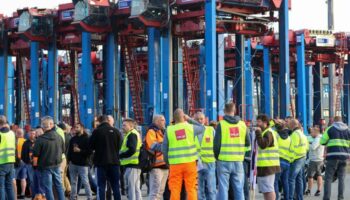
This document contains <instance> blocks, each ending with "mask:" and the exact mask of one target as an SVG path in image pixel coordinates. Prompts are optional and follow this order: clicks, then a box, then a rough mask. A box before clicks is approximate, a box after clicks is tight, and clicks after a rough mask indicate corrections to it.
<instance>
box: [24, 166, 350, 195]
mask: <svg viewBox="0 0 350 200" xmlns="http://www.w3.org/2000/svg"><path fill="white" fill-rule="evenodd" d="M345 185H346V186H345V194H344V196H345V199H348V198H349V199H350V187H347V185H350V171H348V173H347V176H346V180H345ZM144 188H145V187H144ZM82 192H83V190H82ZM315 192H316V183H315V187H314V189H313V191H311V194H312V195H313V194H314V193H315ZM337 195H338V181H336V182H334V183H333V184H332V196H331V199H337ZM142 196H143V199H144V200H146V199H147V194H146V188H145V189H144V190H143V195H142ZM322 196H323V193H322V192H321V196H319V197H314V196H304V197H305V198H304V199H305V200H320V199H322ZM347 197H348V198H347ZM251 199H253V198H251ZM28 200H29V199H28ZM78 200H86V197H85V196H83V195H82V196H79V198H78ZM122 200H127V198H126V196H122ZM255 200H263V196H262V194H256V195H255Z"/></svg>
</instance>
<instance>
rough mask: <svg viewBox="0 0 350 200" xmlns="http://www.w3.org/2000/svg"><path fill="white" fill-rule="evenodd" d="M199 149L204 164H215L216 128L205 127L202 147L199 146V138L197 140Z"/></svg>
mask: <svg viewBox="0 0 350 200" xmlns="http://www.w3.org/2000/svg"><path fill="white" fill-rule="evenodd" d="M196 139H197V140H196V144H197V149H199V155H200V157H201V159H202V162H204V163H213V162H215V157H214V150H213V147H214V128H212V127H210V126H206V127H205V132H204V134H203V138H202V142H201V145H200V146H199V141H198V137H197V138H196Z"/></svg>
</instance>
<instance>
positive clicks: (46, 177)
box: [39, 167, 65, 200]
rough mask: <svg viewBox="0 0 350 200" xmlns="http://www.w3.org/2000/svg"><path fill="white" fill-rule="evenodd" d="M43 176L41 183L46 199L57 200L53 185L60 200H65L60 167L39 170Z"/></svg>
mask: <svg viewBox="0 0 350 200" xmlns="http://www.w3.org/2000/svg"><path fill="white" fill-rule="evenodd" d="M39 172H40V174H41V183H42V186H43V188H44V191H45V197H46V199H47V200H55V199H54V196H53V191H52V183H53V184H54V185H55V188H56V191H57V196H58V200H65V197H64V192H63V185H62V177H61V170H60V168H59V167H53V168H48V169H41V170H39Z"/></svg>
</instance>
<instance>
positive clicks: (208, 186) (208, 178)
mask: <svg viewBox="0 0 350 200" xmlns="http://www.w3.org/2000/svg"><path fill="white" fill-rule="evenodd" d="M203 165H204V166H206V167H205V168H204V169H202V170H200V171H199V172H198V186H199V187H198V199H199V200H205V199H206V200H214V199H215V195H216V174H215V168H216V167H215V162H214V163H208V164H206V163H203Z"/></svg>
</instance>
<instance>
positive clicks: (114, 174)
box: [97, 165, 121, 200]
mask: <svg viewBox="0 0 350 200" xmlns="http://www.w3.org/2000/svg"><path fill="white" fill-rule="evenodd" d="M107 180H108V181H109V183H110V184H111V187H112V190H113V197H114V200H120V199H121V196H120V190H119V180H120V179H119V166H118V165H108V166H103V167H97V187H98V197H99V200H105V199H106V181H107Z"/></svg>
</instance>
